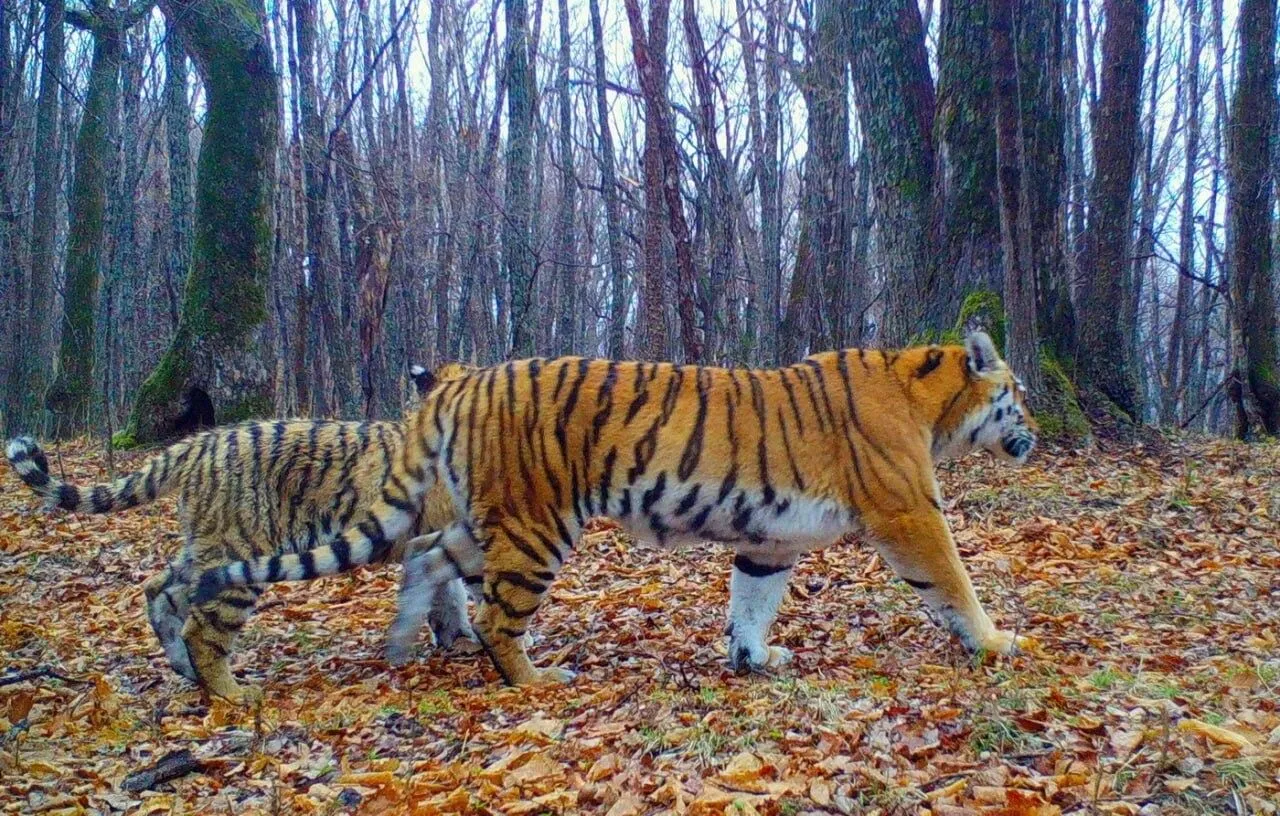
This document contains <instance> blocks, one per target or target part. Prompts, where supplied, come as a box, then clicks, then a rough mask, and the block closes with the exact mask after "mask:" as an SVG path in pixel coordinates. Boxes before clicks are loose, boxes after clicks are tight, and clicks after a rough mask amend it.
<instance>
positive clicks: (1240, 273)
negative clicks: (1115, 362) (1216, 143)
mask: <svg viewBox="0 0 1280 816" xmlns="http://www.w3.org/2000/svg"><path fill="white" fill-rule="evenodd" d="M1275 52H1276V3H1275V0H1243V2H1242V3H1241V4H1240V54H1239V58H1238V62H1237V65H1236V76H1237V77H1238V79H1237V85H1236V93H1235V97H1234V98H1233V99H1232V101H1231V124H1230V127H1229V128H1228V145H1227V174H1228V175H1227V218H1228V219H1229V221H1230V227H1229V229H1228V230H1227V239H1228V242H1229V245H1228V253H1229V255H1230V258H1231V299H1232V301H1233V303H1234V306H1235V312H1236V328H1235V331H1236V332H1237V335H1236V336H1235V337H1233V344H1234V345H1235V346H1237V349H1236V359H1235V370H1234V371H1233V372H1232V379H1231V384H1230V387H1231V391H1232V397H1233V399H1234V401H1235V402H1236V404H1237V405H1238V406H1242V408H1241V409H1239V410H1238V416H1239V417H1240V418H1242V419H1244V420H1245V421H1243V422H1241V421H1239V420H1237V426H1236V435H1237V436H1238V437H1240V438H1242V439H1244V438H1248V437H1249V436H1250V435H1251V434H1252V433H1253V432H1254V430H1255V427H1254V426H1255V425H1256V426H1260V428H1261V430H1263V431H1265V432H1266V433H1267V434H1270V435H1272V436H1275V435H1276V434H1280V373H1277V371H1278V369H1277V366H1280V353H1277V349H1276V300H1275V297H1276V296H1275V270H1274V266H1273V263H1272V261H1273V257H1272V251H1273V248H1272V246H1271V231H1272V223H1271V213H1272V209H1273V206H1274V201H1275V199H1274V197H1273V196H1274V187H1273V185H1274V179H1272V177H1271V172H1272V163H1271V147H1272V145H1271V141H1272V139H1273V138H1275V129H1276V115H1277V107H1278V106H1280V102H1277V99H1276V57H1275Z"/></svg>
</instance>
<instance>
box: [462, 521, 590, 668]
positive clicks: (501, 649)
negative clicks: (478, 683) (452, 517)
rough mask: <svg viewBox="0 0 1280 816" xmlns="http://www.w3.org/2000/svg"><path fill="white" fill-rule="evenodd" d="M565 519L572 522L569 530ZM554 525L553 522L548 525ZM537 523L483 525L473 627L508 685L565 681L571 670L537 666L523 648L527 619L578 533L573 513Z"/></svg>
mask: <svg viewBox="0 0 1280 816" xmlns="http://www.w3.org/2000/svg"><path fill="white" fill-rule="evenodd" d="M569 525H573V529H572V530H571V529H570V527H569ZM547 526H549V527H550V526H552V525H547ZM554 526H556V527H558V528H559V529H560V530H561V532H560V533H558V534H557V533H552V534H547V533H546V532H544V531H543V530H542V529H540V528H539V526H535V525H533V524H530V523H528V522H525V521H523V520H519V519H513V518H504V519H501V520H500V521H498V522H497V523H496V524H489V525H486V528H485V534H487V535H488V537H489V539H488V544H487V546H486V547H485V548H484V550H485V559H484V590H483V600H481V602H480V610H479V611H478V612H477V613H476V620H475V627H476V633H477V634H478V635H479V636H480V643H481V645H483V646H484V649H485V651H486V652H488V654H489V658H490V659H491V660H492V661H493V664H494V667H495V668H497V670H498V673H499V674H501V675H502V679H503V680H504V681H505V682H506V683H507V684H508V685H512V686H526V685H544V684H552V683H568V682H569V681H570V680H572V679H573V677H574V673H573V672H571V671H569V670H568V669H562V668H560V667H556V666H553V667H550V668H542V669H540V668H536V667H535V666H534V665H533V663H532V662H531V661H530V660H529V655H528V653H527V652H526V651H525V641H526V635H527V634H528V627H529V619H530V618H531V617H533V614H534V613H535V612H537V611H538V606H539V605H540V604H541V603H542V597H543V596H544V595H545V594H546V592H547V589H548V587H550V585H551V582H552V581H553V580H554V579H555V577H556V573H557V572H558V571H559V570H560V567H561V565H562V564H563V563H564V559H565V558H566V557H567V556H568V554H569V551H570V550H571V549H572V547H573V544H574V541H575V540H576V538H577V528H576V524H575V523H574V521H573V519H569V520H567V521H564V522H563V523H562V524H558V525H554Z"/></svg>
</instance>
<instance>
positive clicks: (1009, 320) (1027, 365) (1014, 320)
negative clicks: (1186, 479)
mask: <svg viewBox="0 0 1280 816" xmlns="http://www.w3.org/2000/svg"><path fill="white" fill-rule="evenodd" d="M1015 4H1017V0H990V6H989V8H990V13H991V17H990V26H991V51H990V54H991V63H990V66H991V71H992V77H993V79H994V82H993V83H992V85H993V88H992V89H993V91H994V103H995V135H996V139H995V141H996V170H997V181H998V189H999V202H1000V211H999V216H1000V236H1001V241H1002V253H1001V254H1002V255H1003V257H1004V313H1005V321H1006V325H1007V327H1008V332H1007V335H1006V339H1005V349H1004V352H1005V359H1006V360H1007V361H1008V363H1009V365H1010V367H1012V368H1013V370H1014V371H1016V372H1017V373H1018V375H1019V376H1020V377H1021V378H1022V381H1023V383H1024V384H1025V385H1026V387H1027V390H1028V391H1030V392H1031V393H1032V394H1035V395H1039V394H1042V393H1043V388H1042V384H1041V381H1040V343H1039V337H1038V335H1037V332H1036V329H1037V326H1036V269H1035V262H1036V258H1035V257H1034V254H1033V250H1032V243H1031V240H1032V231H1031V206H1032V204H1031V201H1030V188H1029V183H1028V182H1029V176H1028V173H1027V161H1026V157H1025V155H1024V151H1023V140H1024V136H1025V135H1026V130H1024V128H1023V126H1022V125H1023V123H1022V121H1021V110H1020V107H1021V106H1020V105H1019V102H1020V99H1019V91H1020V90H1023V89H1025V90H1027V91H1031V90H1032V88H1033V87H1034V86H1031V85H1030V84H1023V83H1022V82H1020V80H1021V79H1022V77H1021V76H1020V75H1019V71H1018V68H1019V66H1018V59H1017V50H1016V47H1015V39H1016V34H1015V28H1014V7H1015Z"/></svg>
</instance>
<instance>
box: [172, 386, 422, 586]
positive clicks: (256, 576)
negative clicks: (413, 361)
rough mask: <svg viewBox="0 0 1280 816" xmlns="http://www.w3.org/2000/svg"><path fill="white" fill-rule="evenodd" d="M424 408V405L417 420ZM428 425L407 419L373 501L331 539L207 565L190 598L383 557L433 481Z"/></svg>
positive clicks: (419, 507) (305, 577) (335, 571)
mask: <svg viewBox="0 0 1280 816" xmlns="http://www.w3.org/2000/svg"><path fill="white" fill-rule="evenodd" d="M428 410H429V408H428V405H425V404H424V406H423V407H422V408H421V409H419V412H418V414H417V419H421V418H422V417H424V416H425V415H426V414H427V412H428ZM430 424H431V423H430V420H429V419H428V420H425V421H421V422H416V421H415V422H414V423H411V424H410V428H409V433H408V434H406V437H405V446H404V451H403V452H402V454H401V456H400V457H399V458H397V459H396V462H395V465H394V466H393V468H392V470H391V472H390V473H389V474H387V479H386V481H385V482H383V484H382V494H381V496H380V497H379V498H378V501H377V502H376V503H375V504H374V505H373V506H372V507H370V508H369V509H368V510H367V511H365V513H364V514H363V515H362V517H361V518H360V520H359V521H357V522H356V523H355V524H354V525H352V526H350V527H348V528H347V529H346V530H344V531H343V533H342V535H340V536H338V538H336V539H334V540H333V542H331V543H329V544H326V545H324V546H322V547H316V548H314V549H311V550H305V551H303V552H300V553H288V554H285V555H272V556H263V557H260V558H253V559H250V560H247V561H235V562H233V563H230V564H224V565H222V566H219V567H213V568H210V569H207V570H205V571H203V572H201V573H200V576H199V578H198V580H197V584H196V591H195V594H194V595H192V597H191V603H193V604H201V603H206V602H208V601H210V600H213V598H215V597H216V596H217V595H218V594H219V593H221V592H222V591H223V590H224V589H226V588H227V587H232V586H246V585H254V584H274V583H278V582H280V581H309V580H311V579H313V578H321V577H324V576H326V575H337V574H338V573H341V572H346V571H347V570H350V569H353V568H355V567H359V566H364V565H366V564H372V563H376V562H378V561H380V560H381V559H383V558H385V557H386V555H387V553H388V552H389V551H390V550H391V548H392V546H393V545H394V544H395V543H396V541H398V540H400V539H401V538H403V537H404V536H405V535H406V534H408V533H409V530H410V528H412V526H413V523H414V521H415V520H416V519H417V517H418V513H419V512H420V511H421V510H422V502H423V497H425V496H426V494H427V491H428V490H430V489H431V487H432V485H434V484H435V480H436V473H435V463H434V461H433V460H434V455H433V453H431V451H432V450H433V447H434V442H428V440H427V439H425V438H424V437H423V434H424V433H430V430H431V429H430Z"/></svg>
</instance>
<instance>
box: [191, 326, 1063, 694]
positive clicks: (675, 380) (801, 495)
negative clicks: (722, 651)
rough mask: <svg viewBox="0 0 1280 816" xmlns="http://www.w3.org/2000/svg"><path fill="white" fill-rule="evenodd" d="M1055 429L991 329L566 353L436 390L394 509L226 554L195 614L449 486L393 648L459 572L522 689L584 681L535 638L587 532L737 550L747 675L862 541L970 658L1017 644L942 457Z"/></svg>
mask: <svg viewBox="0 0 1280 816" xmlns="http://www.w3.org/2000/svg"><path fill="white" fill-rule="evenodd" d="M1037 430H1038V427H1037V425H1036V423H1035V419H1034V417H1033V416H1032V414H1031V410H1030V407H1029V405H1028V403H1027V399H1026V390H1025V388H1024V387H1023V385H1022V383H1021V381H1020V380H1019V379H1018V378H1017V376H1016V375H1015V374H1014V372H1013V371H1012V370H1011V369H1010V368H1009V366H1008V365H1007V364H1006V363H1005V362H1004V360H1003V359H1002V358H1001V357H1000V355H999V353H998V352H997V350H996V348H995V345H994V344H993V342H992V340H991V338H990V337H989V336H988V335H987V334H986V333H984V332H981V331H975V332H972V333H969V334H968V335H967V336H966V337H965V338H964V340H963V342H962V343H960V344H955V345H946V346H937V345H930V346H915V347H910V348H906V349H901V350H893V351H889V350H870V349H844V350H839V351H828V352H820V353H816V354H813V355H811V356H809V357H807V358H805V359H804V360H802V361H801V362H799V363H797V364H795V365H791V366H787V367H782V368H777V369H728V368H712V367H702V366H692V365H674V364H670V363H654V362H619V361H612V360H599V359H586V358H579V357H562V358H557V359H551V360H544V359H530V360H520V361H512V362H507V363H505V364H503V365H498V366H494V367H490V368H485V369H481V370H477V371H473V372H471V373H469V374H467V375H466V376H464V377H461V378H459V379H457V380H453V381H451V382H449V383H445V384H443V385H441V386H440V387H439V388H438V389H436V390H435V391H433V392H432V393H431V394H430V395H428V396H427V398H426V399H424V400H423V402H422V404H421V405H420V406H419V408H418V409H417V411H416V413H415V414H414V415H413V416H412V417H411V418H410V419H409V430H408V442H407V444H406V445H405V447H404V449H403V452H402V455H401V457H400V459H399V460H398V461H397V463H396V465H395V467H394V468H393V469H392V471H391V473H390V474H389V475H388V477H387V480H386V482H385V483H384V484H383V486H382V495H381V498H380V500H379V501H378V502H376V503H373V504H371V505H370V506H369V508H368V511H367V512H366V513H364V514H363V515H362V517H361V518H360V520H359V521H358V522H357V523H356V524H354V525H353V526H351V527H349V528H348V529H347V530H346V531H344V532H343V533H342V534H341V535H340V536H338V537H336V538H335V539H334V540H333V541H332V543H331V544H329V545H328V546H327V547H319V548H316V549H315V550H313V551H311V552H309V553H306V554H303V555H295V554H284V555H278V556H274V557H269V558H258V559H255V560H252V561H245V562H241V563H238V564H223V565H220V566H217V567H215V568H212V569H209V570H206V571H205V572H203V573H202V574H201V575H200V576H199V577H198V579H197V582H198V583H197V588H196V592H195V594H194V595H193V604H195V605H196V606H200V605H201V604H205V603H217V599H218V598H219V597H221V596H222V594H223V593H227V592H233V591H235V590H237V589H238V588H241V587H244V586H251V585H256V584H259V583H262V582H274V581H284V580H302V579H309V578H312V577H315V576H317V575H327V574H334V573H337V572H341V571H343V570H346V569H350V568H351V567H352V566H354V565H358V564H364V563H368V562H369V561H370V560H375V559H377V558H381V557H382V555H383V553H384V552H386V550H387V548H388V547H389V546H391V545H390V542H392V541H395V540H397V539H398V538H399V537H400V536H403V535H405V534H406V532H407V531H408V530H409V526H410V524H411V522H412V520H413V518H414V509H415V508H416V507H417V505H418V503H419V502H420V501H421V497H422V496H423V494H424V492H425V491H427V490H428V489H432V487H433V485H435V484H437V483H438V482H439V481H443V482H444V483H445V484H446V485H447V486H448V489H449V492H450V494H451V495H452V497H453V500H454V503H455V506H456V508H457V512H458V520H457V521H455V522H454V523H453V524H450V525H449V526H447V527H445V528H443V529H442V530H439V531H435V532H432V533H430V534H428V536H427V537H426V539H427V540H426V541H424V542H423V543H424V545H426V548H425V549H415V551H414V553H415V554H414V555H412V556H411V557H410V558H409V559H408V562H407V564H406V576H405V579H404V581H403V582H402V584H401V586H402V596H401V601H400V604H399V612H398V615H397V620H396V621H395V623H394V624H393V627H392V631H391V633H390V638H391V640H392V641H393V643H392V647H391V648H392V649H393V650H394V649H397V648H399V649H403V648H404V647H405V646H404V644H405V639H406V638H408V637H410V636H411V635H412V634H413V633H416V631H417V627H418V626H419V625H420V623H421V618H422V615H423V614H424V611H423V610H424V609H425V608H427V607H429V604H430V603H431V600H430V599H431V597H432V593H434V592H435V591H437V590H438V587H439V586H441V585H443V583H444V582H445V581H448V580H453V579H456V578H459V577H461V578H462V579H463V580H464V581H465V582H467V584H468V588H469V589H471V590H472V591H473V593H476V594H478V595H479V596H480V599H481V600H480V603H479V608H478V610H477V612H476V614H475V615H474V617H473V619H472V622H473V625H474V627H475V629H476V632H477V634H478V636H479V639H480V644H481V646H482V647H483V648H484V649H485V650H486V651H487V652H488V655H489V657H490V658H491V659H492V661H493V664H494V666H495V668H496V669H497V671H498V674H499V675H500V676H501V678H502V680H503V681H504V682H505V683H507V684H509V685H517V686H518V685H527V684H544V683H562V682H569V681H570V680H571V679H572V677H573V673H572V672H570V671H568V670H567V669H564V668H561V667H554V666H553V667H547V668H537V667H535V666H534V665H533V663H532V662H531V661H530V659H529V656H528V654H527V652H526V650H525V647H524V640H523V637H522V636H523V635H524V634H525V633H526V630H527V624H528V621H529V619H530V617H531V616H532V615H533V614H534V613H535V612H536V611H537V609H538V607H539V605H540V603H541V601H542V599H543V597H544V595H545V594H546V592H547V589H548V587H549V586H550V585H551V583H552V581H553V580H554V579H555V577H556V574H557V573H558V572H559V570H560V568H561V567H562V566H563V565H564V562H565V560H566V559H567V558H568V557H569V554H570V552H571V551H572V549H573V547H574V545H575V543H576V542H577V540H578V538H579V536H580V535H581V532H582V529H583V525H584V523H585V522H586V521H587V520H588V519H589V518H592V517H597V516H606V517H611V518H613V519H614V520H616V521H617V522H619V523H620V524H621V525H622V527H623V528H624V529H625V530H626V531H628V532H629V533H630V534H631V535H632V536H634V537H636V538H638V539H641V540H648V541H652V542H656V543H657V544H659V545H674V544H679V543H684V542H699V541H712V542H719V543H721V544H724V545H728V546H729V547H731V548H732V549H733V550H734V553H735V555H734V558H733V569H732V577H731V580H730V593H729V595H730V599H729V609H728V618H729V620H728V624H727V626H726V633H727V636H728V638H729V648H728V657H729V662H730V666H731V668H733V669H735V670H737V671H740V672H745V671H760V672H772V671H774V670H776V669H777V668H779V667H781V666H784V665H786V664H787V663H788V662H790V661H791V660H792V658H793V655H792V653H791V652H790V651H789V650H788V649H786V648H785V647H782V646H778V645H771V644H770V643H769V642H768V637H767V636H768V632H769V628H770V627H771V626H772V624H773V622H774V619H775V618H776V616H777V612H778V608H779V605H780V603H781V601H782V598H783V595H784V593H785V590H786V586H787V582H788V579H789V577H790V575H791V572H792V569H793V567H794V565H795V563H796V561H797V559H798V558H799V557H800V556H801V555H802V554H804V553H805V552H807V551H810V550H814V549H818V548H821V547H824V546H828V545H830V544H831V542H834V541H839V540H841V539H843V537H844V536H846V535H847V534H859V535H861V536H862V537H863V538H864V539H867V540H869V541H870V542H872V543H873V545H874V546H875V547H876V549H877V550H878V552H879V553H880V555H881V556H882V558H883V560H884V561H885V562H886V563H887V564H888V565H889V566H890V567H891V568H892V570H894V572H895V573H896V574H897V575H898V576H899V577H900V578H901V579H902V580H903V581H905V582H906V583H907V584H908V585H910V586H911V587H912V588H913V589H914V590H915V591H916V592H917V593H918V594H919V596H920V597H921V598H922V600H923V601H924V603H925V605H926V607H927V609H928V610H930V611H931V613H932V614H933V616H934V617H935V618H936V619H938V620H939V621H940V622H941V623H942V624H943V625H944V626H945V627H946V628H947V629H949V630H950V631H951V633H952V634H954V635H955V636H957V637H958V638H959V640H960V642H961V643H962V644H963V645H964V646H965V647H966V648H968V649H969V650H970V651H973V652H994V653H999V654H1010V653H1013V652H1015V651H1017V649H1018V642H1017V639H1016V638H1015V636H1014V635H1013V634H1012V633H1010V632H1009V631H1006V630H1001V629H997V628H996V626H995V625H994V624H993V623H992V621H991V619H990V617H988V615H987V613H986V611H985V610H984V609H983V608H982V605H981V604H980V603H979V601H978V598H977V595H976V593H975V592H974V589H973V585H972V583H971V582H970V579H969V576H968V574H967V573H966V571H965V568H964V565H963V563H962V562H961V560H960V557H959V554H958V551H957V549H956V545H955V542H954V540H953V538H952V535H951V531H950V529H949V527H948V525H947V521H946V518H945V516H944V515H943V512H942V493H941V489H940V487H939V484H938V481H937V477H936V474H935V472H934V468H935V465H936V464H938V463H939V462H942V461H943V460H946V459H953V458H956V457H959V456H962V455H964V454H966V453H968V452H970V451H975V450H986V451H989V452H991V453H992V454H993V455H994V456H996V457H997V458H998V459H1002V460H1007V461H1009V462H1013V463H1017V464H1022V463H1024V462H1025V461H1026V460H1027V457H1028V456H1029V454H1030V453H1031V451H1032V449H1033V448H1034V447H1035V444H1036V438H1037V437H1036V434H1037Z"/></svg>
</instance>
